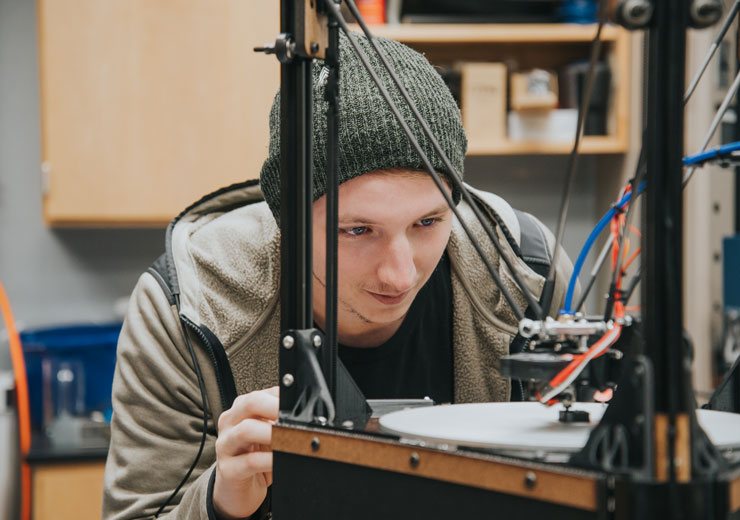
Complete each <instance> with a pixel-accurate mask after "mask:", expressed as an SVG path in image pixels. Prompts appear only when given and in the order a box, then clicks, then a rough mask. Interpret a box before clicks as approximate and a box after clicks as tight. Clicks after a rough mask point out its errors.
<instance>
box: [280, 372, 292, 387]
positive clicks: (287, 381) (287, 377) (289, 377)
mask: <svg viewBox="0 0 740 520" xmlns="http://www.w3.org/2000/svg"><path fill="white" fill-rule="evenodd" d="M294 381H295V378H294V377H293V374H285V375H284V376H283V385H285V386H290V385H292V384H293V382H294Z"/></svg>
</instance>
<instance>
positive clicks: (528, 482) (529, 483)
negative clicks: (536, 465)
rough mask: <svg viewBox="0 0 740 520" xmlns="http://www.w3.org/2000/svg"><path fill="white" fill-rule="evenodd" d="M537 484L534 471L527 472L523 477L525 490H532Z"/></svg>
mask: <svg viewBox="0 0 740 520" xmlns="http://www.w3.org/2000/svg"><path fill="white" fill-rule="evenodd" d="M535 484H537V475H536V474H535V472H534V471H528V472H527V474H526V475H525V477H524V485H525V486H526V487H527V489H532V488H533V487H534V486H535Z"/></svg>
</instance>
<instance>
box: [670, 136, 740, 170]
mask: <svg viewBox="0 0 740 520" xmlns="http://www.w3.org/2000/svg"><path fill="white" fill-rule="evenodd" d="M737 150H740V141H736V142H734V143H727V144H723V145H722V146H715V147H714V148H711V149H709V150H705V151H703V152H699V153H697V154H694V155H688V156H686V157H684V158H683V164H684V166H691V165H694V164H697V165H698V164H703V163H705V162H707V161H711V160H712V159H716V158H719V157H722V156H724V155H729V154H731V153H732V152H735V151H737Z"/></svg>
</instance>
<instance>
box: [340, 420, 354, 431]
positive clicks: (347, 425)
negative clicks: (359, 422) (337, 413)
mask: <svg viewBox="0 0 740 520" xmlns="http://www.w3.org/2000/svg"><path fill="white" fill-rule="evenodd" d="M354 427H355V423H353V422H352V421H349V420H347V421H344V422H343V423H342V428H347V429H348V430H351V429H352V428H354Z"/></svg>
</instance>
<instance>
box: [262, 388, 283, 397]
mask: <svg viewBox="0 0 740 520" xmlns="http://www.w3.org/2000/svg"><path fill="white" fill-rule="evenodd" d="M265 392H267V393H268V394H270V395H274V396H275V397H280V387H279V386H271V387H270V388H265Z"/></svg>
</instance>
